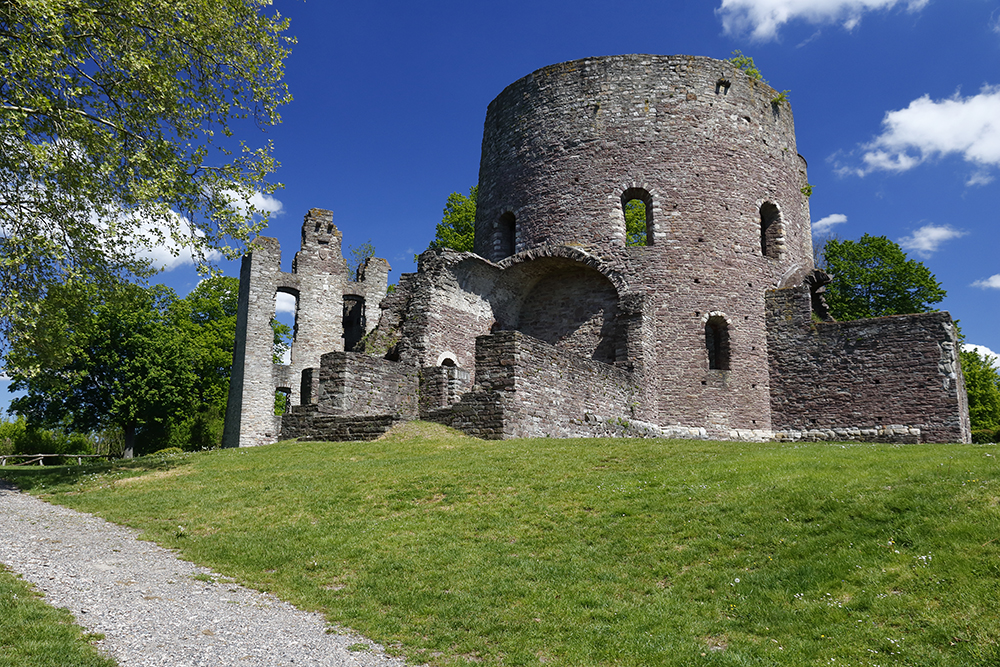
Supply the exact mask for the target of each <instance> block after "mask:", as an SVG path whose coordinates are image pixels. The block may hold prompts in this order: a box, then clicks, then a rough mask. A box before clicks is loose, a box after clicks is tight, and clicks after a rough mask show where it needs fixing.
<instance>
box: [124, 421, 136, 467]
mask: <svg viewBox="0 0 1000 667" xmlns="http://www.w3.org/2000/svg"><path fill="white" fill-rule="evenodd" d="M123 430H124V431H125V451H124V452H123V453H122V457H123V458H126V459H130V458H132V457H133V456H135V422H131V423H129V424H126V425H125V428H124V429H123Z"/></svg>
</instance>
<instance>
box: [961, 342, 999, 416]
mask: <svg viewBox="0 0 1000 667" xmlns="http://www.w3.org/2000/svg"><path fill="white" fill-rule="evenodd" d="M961 362H962V375H963V376H964V377H965V391H966V393H967V394H968V397H969V420H970V421H971V422H972V429H973V430H974V431H977V430H984V429H1000V372H997V368H996V366H994V365H993V362H996V358H992V359H991V358H989V357H987V356H986V355H981V354H979V351H978V350H976V349H974V348H973V349H969V350H964V349H963V350H962V352H961Z"/></svg>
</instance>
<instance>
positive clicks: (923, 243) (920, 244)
mask: <svg viewBox="0 0 1000 667" xmlns="http://www.w3.org/2000/svg"><path fill="white" fill-rule="evenodd" d="M966 234H968V232H964V231H962V230H961V229H955V228H954V227H952V226H951V225H934V224H930V225H924V226H923V227H921V228H920V229H916V230H914V231H913V233H912V234H910V235H909V236H904V237H903V238H901V239H899V245H900V247H901V248H902V249H903V250H912V251H913V252H915V253H917V254H918V255H920V256H921V257H925V258H926V257H930V256H931V253H934V252H937V251H938V249H939V248H940V247H941V244H942V243H944V242H945V241H950V240H951V239H957V238H961V237H963V236H965V235H966Z"/></svg>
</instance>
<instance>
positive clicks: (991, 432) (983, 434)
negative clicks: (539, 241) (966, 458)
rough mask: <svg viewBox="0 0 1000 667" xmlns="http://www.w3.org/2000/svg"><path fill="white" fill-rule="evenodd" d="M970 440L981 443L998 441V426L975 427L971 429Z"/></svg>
mask: <svg viewBox="0 0 1000 667" xmlns="http://www.w3.org/2000/svg"><path fill="white" fill-rule="evenodd" d="M972 442H974V443H976V444H979V445H983V444H986V443H991V442H1000V428H998V429H992V428H977V429H973V430H972Z"/></svg>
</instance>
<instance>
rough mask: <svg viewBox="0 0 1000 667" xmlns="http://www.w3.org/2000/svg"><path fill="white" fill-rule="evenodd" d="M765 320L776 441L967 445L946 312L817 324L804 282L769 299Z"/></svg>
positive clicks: (954, 342)
mask: <svg viewBox="0 0 1000 667" xmlns="http://www.w3.org/2000/svg"><path fill="white" fill-rule="evenodd" d="M768 319H769V336H768V346H769V354H770V366H771V393H772V408H771V409H772V420H773V423H774V430H775V431H777V432H779V433H778V435H779V436H780V437H789V438H800V437H804V438H807V439H816V438H821V439H828V438H829V439H834V438H836V439H857V440H871V441H885V440H890V441H891V440H899V441H904V442H969V437H970V436H969V434H970V432H969V421H968V406H967V405H966V404H965V402H964V401H965V388H964V384H963V379H962V375H961V370H960V368H959V366H958V361H957V349H958V344H957V339H956V337H955V329H954V324H953V323H952V320H951V316H950V315H949V314H948V313H946V312H936V313H921V314H917V315H894V316H891V317H879V318H874V319H867V320H857V321H853V322H834V323H829V322H813V321H812V319H811V306H810V296H809V289H808V287H805V286H800V287H794V288H788V289H784V290H776V291H774V292H772V293H770V294H769V295H768Z"/></svg>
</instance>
